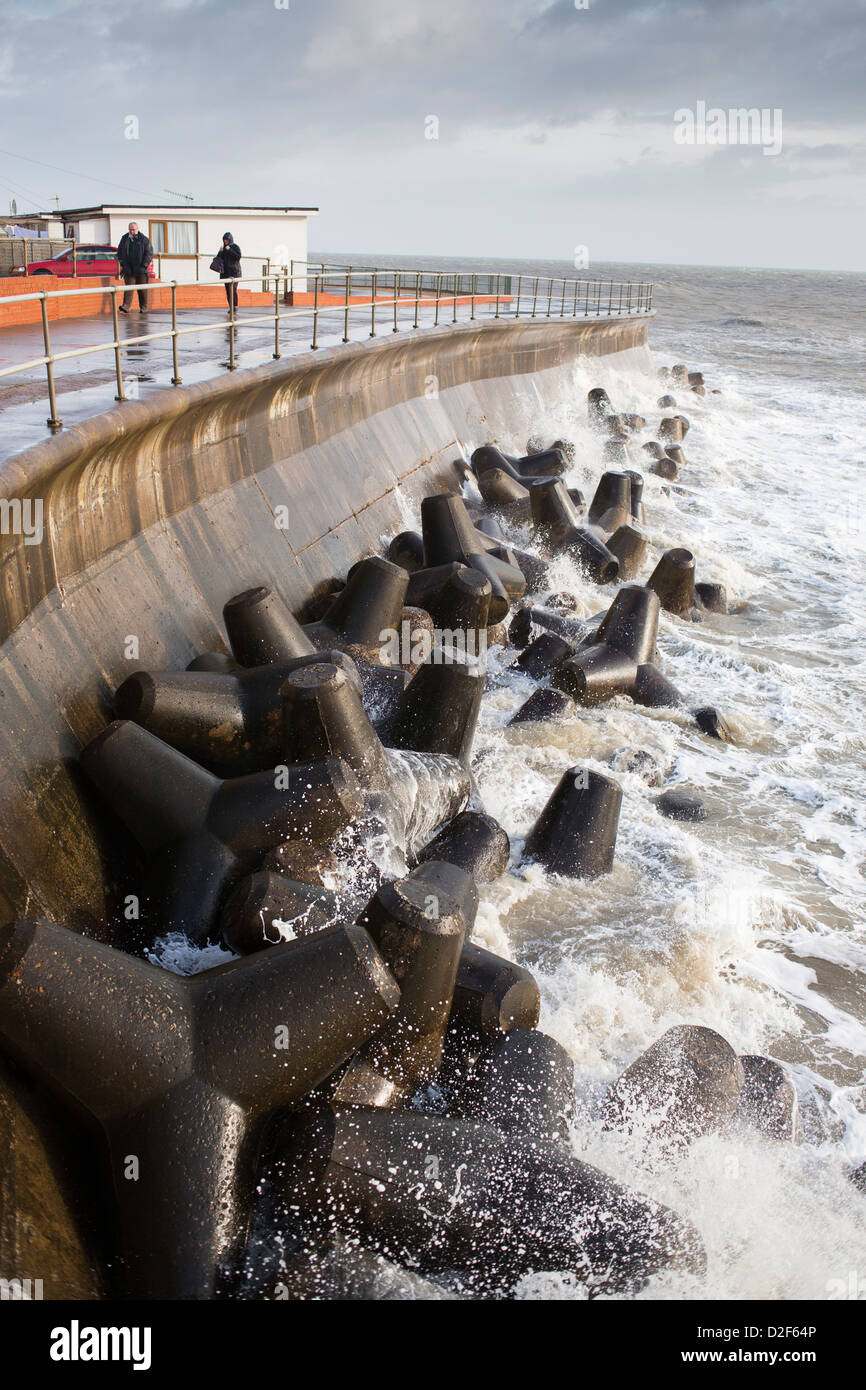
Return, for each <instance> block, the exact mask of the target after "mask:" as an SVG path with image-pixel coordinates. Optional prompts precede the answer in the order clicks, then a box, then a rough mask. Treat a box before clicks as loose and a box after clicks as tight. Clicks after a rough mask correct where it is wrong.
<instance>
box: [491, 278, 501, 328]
mask: <svg viewBox="0 0 866 1390" xmlns="http://www.w3.org/2000/svg"><path fill="white" fill-rule="evenodd" d="M501 284H502V274H501V272H500V271H497V272H496V313H495V314H494V315H493V317H494V318H495V319H498V318H499V291H500V288H501Z"/></svg>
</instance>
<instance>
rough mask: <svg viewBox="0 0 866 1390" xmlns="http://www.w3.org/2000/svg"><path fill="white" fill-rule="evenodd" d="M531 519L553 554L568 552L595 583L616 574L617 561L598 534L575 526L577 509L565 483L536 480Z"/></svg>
mask: <svg viewBox="0 0 866 1390" xmlns="http://www.w3.org/2000/svg"><path fill="white" fill-rule="evenodd" d="M529 501H530V505H531V507H532V522H533V526H534V527H535V529H536V530H537V531H538V532H539V533H540V535H541V536H542V538H543V540H544V542H545V545H546V547H547V549H548V550H549V551H550V553H551V554H553V555H560V554H563V553H565V554H568V555H570V556H571V557H572V558H573V559H574V560H576V561H577V563H578V564H579V565H580V566H581V568H582V569H584V570H585V571H586V573H587V574H588V575H589V577H590V579H593V580H594V581H595V583H596V584H609V583H611V582H612V581H613V580H614V579H616V577H617V575H618V574H619V561H618V560H617V558H616V556H615V555H612V554H611V552H610V551H609V550H608V548H607V546H606V545H605V544H604V542H603V541H602V539H601V537H600V536H598V535H596V533H595V532H594V531H591V530H590V529H589V528H588V527H586V526H578V525H577V520H578V517H577V511H576V509H575V506H574V503H573V501H572V499H571V497H570V496H569V493H568V489H567V488H566V486H565V483H563V482H561V481H560V480H559V479H552V480H551V481H549V482H541V483H535V484H534V485H533V487H532V488H531V489H530V493H529Z"/></svg>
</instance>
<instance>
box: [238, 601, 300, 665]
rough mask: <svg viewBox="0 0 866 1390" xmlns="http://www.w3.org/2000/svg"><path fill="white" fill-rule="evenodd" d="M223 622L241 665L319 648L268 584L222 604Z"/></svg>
mask: <svg viewBox="0 0 866 1390" xmlns="http://www.w3.org/2000/svg"><path fill="white" fill-rule="evenodd" d="M223 622H224V623H225V625H226V632H227V633H228V638H229V642H230V644H231V649H232V652H233V654H234V657H235V660H236V661H237V662H238V664H239V665H240V666H267V665H269V664H270V663H271V662H274V661H290V660H291V659H292V658H293V657H298V656H308V655H309V654H310V653H311V652H314V651H315V650H316V649H315V647H314V646H313V643H312V642H311V641H310V639H309V637H308V636H307V634H306V633H305V632H304V629H303V628H302V627H301V624H300V623H299V622H298V621H297V619H296V618H294V617H293V616H292V614H291V613H290V612H289V609H288V608H287V607H286V605H285V603H284V602H283V600H282V599H281V598H280V597H279V595H278V594H275V593H274V591H273V590H272V589H269V588H267V587H266V586H265V585H258V586H257V587H256V588H254V589H245V590H244V592H243V593H241V594H236V595H235V596H234V598H231V599H229V601H228V603H225V604H223Z"/></svg>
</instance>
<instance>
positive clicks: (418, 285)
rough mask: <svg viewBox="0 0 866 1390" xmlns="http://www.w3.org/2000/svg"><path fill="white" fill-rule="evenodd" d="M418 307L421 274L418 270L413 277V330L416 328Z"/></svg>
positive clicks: (419, 304) (419, 303)
mask: <svg viewBox="0 0 866 1390" xmlns="http://www.w3.org/2000/svg"><path fill="white" fill-rule="evenodd" d="M420 307H421V272H420V270H419V271H418V272H417V274H416V275H415V323H414V327H415V328H417V327H418V310H419V309H420Z"/></svg>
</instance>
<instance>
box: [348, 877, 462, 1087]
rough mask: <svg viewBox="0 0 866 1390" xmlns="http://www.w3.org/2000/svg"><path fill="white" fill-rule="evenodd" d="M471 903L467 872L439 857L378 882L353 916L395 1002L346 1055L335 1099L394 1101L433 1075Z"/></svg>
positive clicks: (445, 1026) (434, 1074) (440, 1052)
mask: <svg viewBox="0 0 866 1390" xmlns="http://www.w3.org/2000/svg"><path fill="white" fill-rule="evenodd" d="M477 910H478V890H477V888H476V887H475V884H474V882H473V880H472V878H471V877H470V875H469V874H467V873H465V872H464V870H463V869H460V868H458V867H457V866H456V865H455V864H448V863H446V862H445V861H444V860H430V861H428V862H427V863H425V864H420V865H419V866H418V867H417V868H416V869H413V870H412V872H411V873H410V874H409V875H408V876H407V877H406V878H403V879H399V880H398V881H397V882H396V883H385V884H383V885H382V886H381V888H380V889H379V891H378V892H377V893H376V895H375V897H374V898H373V899H372V901H371V902H370V903H369V904H368V905H367V907H366V909H365V911H364V912H363V913H362V914H361V916H360V918H359V922H360V923H361V925H363V926H364V927H366V929H367V931H368V932H369V933H370V935H371V937H372V938H373V941H374V942H375V943H376V945H377V946H378V949H379V950H380V951H381V952H382V956H383V957H384V959H385V960H386V961H387V962H388V964H389V968H390V969H391V971H392V972H393V974H394V978H395V979H396V980H397V983H398V984H399V986H400V991H401V997H400V1005H399V1008H398V1009H397V1010H396V1011H395V1013H394V1014H393V1016H392V1018H391V1019H390V1021H389V1022H388V1023H387V1024H385V1026H384V1027H383V1028H382V1029H380V1031H379V1032H378V1033H377V1034H376V1036H375V1038H372V1039H371V1040H370V1042H369V1043H368V1044H366V1045H365V1046H364V1047H363V1048H362V1049H361V1050H360V1051H359V1052H358V1053H357V1055H356V1056H355V1057H353V1059H352V1061H351V1062H350V1064H349V1066H348V1068H347V1070H346V1071H345V1073H344V1074H343V1076H342V1078H341V1079H340V1081H339V1082H338V1084H337V1088H336V1092H335V1098H336V1102H337V1104H343V1105H345V1104H349V1105H377V1106H399V1105H402V1104H405V1103H406V1102H407V1101H409V1100H410V1099H411V1098H412V1096H413V1095H414V1094H415V1093H416V1091H418V1090H419V1089H420V1087H422V1086H425V1085H427V1084H429V1083H430V1082H431V1081H432V1080H433V1079H434V1077H435V1076H436V1073H437V1071H438V1069H439V1064H440V1062H441V1060H442V1045H443V1040H444V1037H445V1030H446V1028H447V1027H448V1017H449V1014H450V1012H451V1004H452V999H453V996H454V986H455V983H456V980H457V970H458V967H459V965H460V956H461V952H462V950H463V943H464V940H465V938H466V936H467V935H468V933H469V932H470V931H471V929H472V924H473V922H474V920H475V913H476V912H477Z"/></svg>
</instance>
